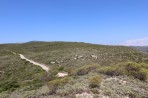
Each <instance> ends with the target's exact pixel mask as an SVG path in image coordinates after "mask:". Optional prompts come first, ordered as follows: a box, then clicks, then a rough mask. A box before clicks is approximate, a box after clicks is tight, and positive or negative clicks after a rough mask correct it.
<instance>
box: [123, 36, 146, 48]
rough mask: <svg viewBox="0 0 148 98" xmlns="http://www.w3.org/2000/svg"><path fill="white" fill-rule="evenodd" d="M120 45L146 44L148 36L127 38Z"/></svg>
mask: <svg viewBox="0 0 148 98" xmlns="http://www.w3.org/2000/svg"><path fill="white" fill-rule="evenodd" d="M121 45H125V46H148V37H146V38H140V39H133V40H127V41H125V42H123V43H121Z"/></svg>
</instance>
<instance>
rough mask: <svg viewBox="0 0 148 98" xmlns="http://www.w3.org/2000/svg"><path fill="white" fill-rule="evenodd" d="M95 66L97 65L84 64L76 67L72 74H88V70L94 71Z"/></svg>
mask: <svg viewBox="0 0 148 98" xmlns="http://www.w3.org/2000/svg"><path fill="white" fill-rule="evenodd" d="M97 68H99V66H98V65H86V66H82V67H80V68H78V69H76V70H75V71H74V72H73V74H74V75H86V74H88V73H89V72H90V71H95V70H96V69H97Z"/></svg>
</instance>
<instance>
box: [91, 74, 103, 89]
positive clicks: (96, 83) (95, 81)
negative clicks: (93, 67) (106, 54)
mask: <svg viewBox="0 0 148 98" xmlns="http://www.w3.org/2000/svg"><path fill="white" fill-rule="evenodd" d="M101 80H102V79H101V76H99V75H96V76H93V77H92V78H91V79H90V80H89V87H90V88H99V87H100V83H101Z"/></svg>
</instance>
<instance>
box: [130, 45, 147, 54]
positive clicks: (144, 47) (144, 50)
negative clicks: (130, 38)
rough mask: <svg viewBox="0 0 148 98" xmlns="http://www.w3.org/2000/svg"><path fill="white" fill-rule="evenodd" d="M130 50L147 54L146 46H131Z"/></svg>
mask: <svg viewBox="0 0 148 98" xmlns="http://www.w3.org/2000/svg"><path fill="white" fill-rule="evenodd" d="M132 48H135V49H138V50H141V51H143V52H146V53H148V46H132Z"/></svg>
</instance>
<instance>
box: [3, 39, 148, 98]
mask: <svg viewBox="0 0 148 98" xmlns="http://www.w3.org/2000/svg"><path fill="white" fill-rule="evenodd" d="M135 48H136V49H135ZM138 48H139V47H138ZM144 49H146V48H144ZM12 52H15V53H17V54H23V55H24V56H25V57H27V58H29V59H31V60H34V61H36V62H39V63H41V64H45V65H47V66H48V67H49V68H50V71H49V73H46V72H45V71H44V70H42V69H41V68H40V67H38V66H35V65H33V64H31V63H29V62H27V61H25V60H21V59H20V57H19V55H14V54H12ZM58 72H66V73H68V76H67V77H63V78H58V77H56V75H57V74H58ZM147 72H148V55H147V54H145V53H143V52H140V51H139V50H137V47H134V48H133V47H126V46H108V45H96V44H88V43H82V42H42V41H31V42H28V43H23V44H1V45H0V80H1V81H0V98H26V97H27V98H85V96H84V95H85V94H86V95H87V96H90V98H92V97H91V96H94V97H96V98H102V97H107V96H109V97H111V98H120V97H123V98H124V97H129V98H130V97H131V96H132V97H131V98H147V97H148V93H147V91H148V81H147V77H148V73H147ZM83 93H84V95H83ZM81 96H84V97H81ZM119 96H120V97H119ZM88 98H89V97H88Z"/></svg>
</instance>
